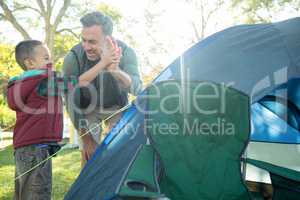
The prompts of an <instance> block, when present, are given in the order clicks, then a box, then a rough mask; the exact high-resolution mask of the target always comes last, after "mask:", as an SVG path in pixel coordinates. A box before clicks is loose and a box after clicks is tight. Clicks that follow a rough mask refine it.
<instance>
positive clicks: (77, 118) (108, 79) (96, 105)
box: [63, 12, 141, 166]
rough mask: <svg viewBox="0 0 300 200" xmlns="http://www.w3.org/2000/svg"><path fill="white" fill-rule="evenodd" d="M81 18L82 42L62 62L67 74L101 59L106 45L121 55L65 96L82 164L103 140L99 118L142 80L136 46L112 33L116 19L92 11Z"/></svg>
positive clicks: (113, 119) (115, 107)
mask: <svg viewBox="0 0 300 200" xmlns="http://www.w3.org/2000/svg"><path fill="white" fill-rule="evenodd" d="M80 21H81V24H82V26H83V27H82V32H81V34H82V36H81V37H82V42H81V43H79V44H77V45H75V46H74V47H73V48H72V49H71V51H70V52H69V53H68V54H67V55H66V57H65V59H64V64H63V73H64V74H65V75H75V76H77V77H78V76H79V75H80V74H82V73H83V72H85V71H87V70H88V69H90V68H91V67H93V66H94V65H96V64H99V63H101V62H102V61H101V51H103V50H104V49H105V48H116V51H117V52H119V59H120V62H119V63H112V64H110V65H107V66H105V67H104V68H103V69H102V70H101V71H100V73H99V74H98V75H97V77H96V79H95V80H94V81H92V83H91V84H89V85H87V86H86V87H81V88H78V89H76V90H75V92H74V93H72V94H69V95H68V96H67V97H66V101H67V110H68V113H69V115H70V117H71V120H72V122H73V124H74V126H75V127H76V129H77V130H78V133H79V134H80V136H81V137H80V138H81V145H80V149H81V153H82V154H81V158H82V159H81V161H82V166H83V165H84V164H85V162H86V161H87V160H88V159H89V158H90V156H91V155H92V153H93V152H94V151H95V148H96V146H97V144H99V143H100V133H101V131H102V130H101V128H100V126H99V124H100V122H101V121H102V120H104V119H106V118H107V117H108V116H111V115H112V114H113V113H115V112H116V111H117V110H119V109H120V108H121V107H123V106H124V105H126V104H127V102H128V93H129V92H130V93H131V94H133V95H136V94H137V93H138V91H139V89H140V88H141V80H140V76H139V72H138V67H137V58H136V55H135V52H134V50H133V49H132V48H130V47H128V46H127V45H126V44H125V43H123V42H121V41H119V40H117V41H116V40H114V39H113V38H112V37H111V35H112V32H113V23H112V21H111V19H110V18H109V17H108V16H105V15H103V14H102V13H100V12H92V13H88V14H86V15H85V16H83V17H82V18H81V19H80ZM107 37H109V38H110V40H111V42H110V43H108V42H105V41H107ZM99 52H100V53H99ZM119 117H120V114H118V115H114V116H113V117H111V118H110V119H109V120H106V122H107V126H108V128H109V129H110V128H112V126H113V125H114V123H115V122H116V121H117V120H118V119H119ZM88 130H90V131H88Z"/></svg>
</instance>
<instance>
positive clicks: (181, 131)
mask: <svg viewBox="0 0 300 200" xmlns="http://www.w3.org/2000/svg"><path fill="white" fill-rule="evenodd" d="M147 92H148V95H149V98H151V100H149V101H148V109H147V115H146V119H145V126H146V127H145V128H146V133H147V135H148V136H149V137H150V141H151V144H152V145H153V147H154V149H156V151H157V152H158V154H159V156H160V159H161V161H162V165H163V167H164V171H165V174H164V176H163V177H162V179H161V181H160V187H161V192H162V193H164V194H165V195H166V196H167V197H168V198H170V199H172V200H195V199H197V200H217V199H218V200H219V199H226V200H241V199H243V200H247V199H250V195H249V193H248V190H247V188H246V186H245V183H244V181H243V179H242V175H241V155H242V153H243V152H244V150H245V147H246V145H247V143H248V140H249V133H250V125H249V98H248V96H246V95H244V94H242V93H240V92H238V91H237V90H235V89H232V88H228V87H225V86H224V85H221V84H214V83H210V82H187V83H180V82H177V81H166V82H160V83H158V84H156V85H152V86H151V87H150V88H149V89H148V91H147ZM156 96H159V98H155V97H156Z"/></svg>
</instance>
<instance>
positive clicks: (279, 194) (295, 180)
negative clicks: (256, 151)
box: [246, 158, 300, 200]
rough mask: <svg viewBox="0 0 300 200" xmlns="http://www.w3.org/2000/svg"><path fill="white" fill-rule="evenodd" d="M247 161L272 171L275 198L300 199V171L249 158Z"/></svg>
mask: <svg viewBox="0 0 300 200" xmlns="http://www.w3.org/2000/svg"><path fill="white" fill-rule="evenodd" d="M246 162H247V163H249V164H251V165H254V166H256V167H259V168H261V169H264V170H267V171H268V172H269V173H270V176H271V181H272V186H273V197H272V199H273V200H299V199H300V172H298V171H295V170H291V169H287V168H284V167H280V166H276V165H273V164H270V163H267V162H263V161H259V160H254V159H249V158H248V159H246Z"/></svg>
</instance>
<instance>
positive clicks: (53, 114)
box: [7, 70, 63, 149]
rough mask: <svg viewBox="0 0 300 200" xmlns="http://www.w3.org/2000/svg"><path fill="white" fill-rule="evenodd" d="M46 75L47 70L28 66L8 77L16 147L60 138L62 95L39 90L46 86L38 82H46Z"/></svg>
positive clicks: (47, 75) (9, 102)
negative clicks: (48, 93)
mask: <svg viewBox="0 0 300 200" xmlns="http://www.w3.org/2000/svg"><path fill="white" fill-rule="evenodd" d="M48 77H49V74H48V73H47V71H46V70H30V71H26V72H24V73H23V74H22V75H20V76H18V77H15V78H12V79H10V81H9V84H8V90H7V101H8V106H9V107H10V108H11V109H12V110H14V111H16V118H17V119H16V124H15V128H14V135H13V146H14V148H15V149H16V148H18V147H22V146H26V145H30V144H41V143H47V142H58V141H61V139H62V130H63V113H62V112H63V111H62V99H61V97H60V96H58V95H56V96H46V95H41V94H40V92H39V91H41V90H42V89H44V90H45V89H46V90H47V86H46V88H42V87H41V86H43V85H42V84H41V83H47V80H48ZM44 85H45V84H44ZM46 85H47V84H46Z"/></svg>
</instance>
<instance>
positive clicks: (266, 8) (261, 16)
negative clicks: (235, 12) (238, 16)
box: [232, 0, 300, 24]
mask: <svg viewBox="0 0 300 200" xmlns="http://www.w3.org/2000/svg"><path fill="white" fill-rule="evenodd" d="M232 7H233V8H240V9H241V10H242V16H244V18H245V19H244V21H245V22H246V23H249V24H253V23H258V22H271V21H273V20H276V19H277V17H278V16H281V15H282V14H286V13H287V12H288V13H289V14H291V13H294V14H295V15H296V16H297V15H298V14H299V11H300V1H299V0H245V1H239V0H232Z"/></svg>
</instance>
